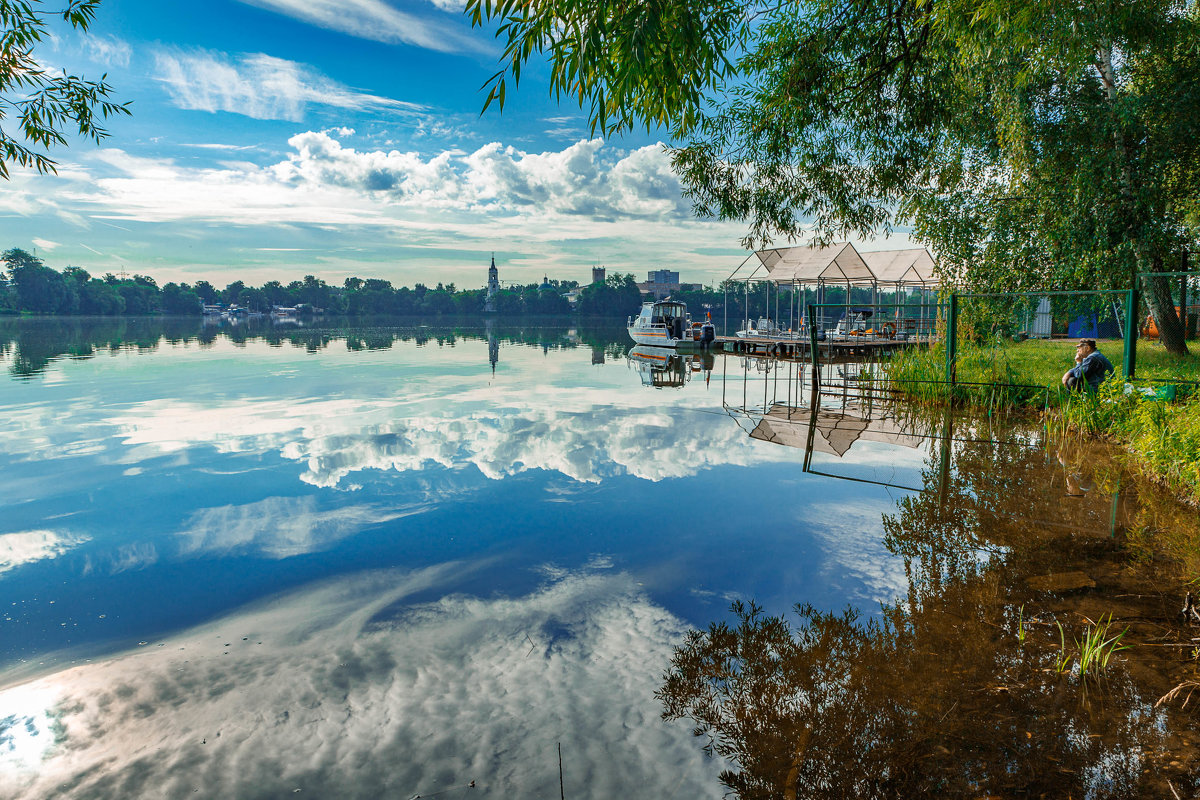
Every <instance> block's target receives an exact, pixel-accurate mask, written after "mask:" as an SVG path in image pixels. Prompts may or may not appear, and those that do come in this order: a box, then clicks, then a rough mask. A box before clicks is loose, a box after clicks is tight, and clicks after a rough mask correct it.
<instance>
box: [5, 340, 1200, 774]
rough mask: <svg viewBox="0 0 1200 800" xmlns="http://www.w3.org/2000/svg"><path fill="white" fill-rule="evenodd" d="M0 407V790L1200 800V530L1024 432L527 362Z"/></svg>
mask: <svg viewBox="0 0 1200 800" xmlns="http://www.w3.org/2000/svg"><path fill="white" fill-rule="evenodd" d="M0 369H4V370H5V371H6V373H7V374H6V376H5V377H4V378H3V379H2V381H3V382H0V412H2V413H0V441H2V442H3V453H4V459H3V460H0V503H2V505H3V507H4V508H5V514H4V515H3V517H2V518H0V590H2V591H0V598H3V599H4V603H3V605H4V607H5V613H4V616H3V619H2V620H0V631H2V632H3V635H2V636H0V670H2V671H0V687H3V688H0V795H3V796H6V797H7V796H14V797H87V798H93V797H114V798H116V797H121V798H126V797H142V796H146V797H184V796H188V797H197V796H200V797H230V796H239V797H276V796H283V795H288V796H292V795H294V794H308V795H310V796H311V795H316V796H339V797H380V796H403V797H412V796H414V795H421V796H432V795H434V794H435V793H438V796H446V797H456V796H463V797H470V796H476V795H489V794H490V795H493V796H497V797H526V796H553V795H555V794H556V793H557V792H558V790H559V787H558V783H559V762H558V748H559V746H560V745H561V749H562V773H563V790H564V793H565V795H566V796H569V797H589V796H592V797H613V796H630V797H650V796H653V797H714V798H715V797H722V796H725V795H726V793H727V792H728V791H730V790H732V791H733V792H734V793H735V794H736V795H737V796H740V797H743V798H759V797H914V796H946V797H959V796H961V797H986V796H993V797H1013V796H1030V797H1041V796H1045V797H1081V798H1082V797H1094V798H1108V797H1114V798H1115V797H1170V796H1171V795H1172V792H1174V793H1176V794H1178V796H1180V797H1190V796H1194V795H1195V794H1196V793H1197V792H1198V791H1200V779H1198V777H1197V775H1198V773H1200V755H1198V753H1197V749H1196V747H1197V744H1200V737H1198V736H1197V734H1196V731H1197V726H1196V725H1195V709H1196V707H1197V705H1198V704H1200V695H1197V696H1196V697H1195V698H1192V700H1191V701H1190V702H1187V703H1186V705H1185V700H1187V698H1188V694H1187V692H1188V681H1200V677H1198V672H1197V654H1198V652H1200V650H1198V648H1200V639H1198V638H1196V637H1200V625H1198V626H1195V627H1192V626H1188V625H1186V624H1184V623H1182V622H1181V621H1180V620H1179V619H1178V618H1177V614H1178V612H1179V611H1180V608H1181V606H1182V604H1183V598H1184V596H1185V594H1186V592H1187V590H1188V583H1187V582H1188V580H1190V579H1193V578H1196V577H1200V555H1198V554H1197V553H1198V551H1197V541H1198V539H1200V523H1198V521H1197V519H1196V513H1195V511H1194V510H1192V509H1186V508H1183V507H1181V506H1179V505H1177V504H1175V503H1173V502H1172V501H1171V499H1170V498H1166V497H1162V496H1161V495H1160V493H1158V492H1157V491H1156V490H1154V489H1153V488H1152V487H1146V486H1143V485H1140V484H1139V483H1138V482H1137V481H1135V480H1134V479H1132V478H1131V477H1130V476H1128V475H1126V474H1124V473H1123V472H1122V470H1121V469H1120V467H1119V465H1118V464H1117V462H1116V461H1115V460H1114V459H1113V458H1112V457H1111V454H1110V453H1108V452H1107V451H1106V450H1105V449H1104V448H1102V447H1098V446H1095V445H1093V444H1088V443H1083V442H1078V441H1061V442H1055V441H1052V440H1051V439H1050V438H1049V437H1048V436H1047V435H1046V432H1045V430H1044V429H1043V428H1042V427H1041V426H1040V425H1039V424H1038V423H1037V422H1036V421H1032V422H1031V421H1027V420H1012V419H1008V420H998V419H995V418H988V417H969V416H964V415H961V414H946V413H930V412H927V411H925V412H917V411H915V410H911V409H908V410H906V409H903V408H896V407H894V406H891V405H889V404H887V403H881V402H878V400H877V399H876V398H872V397H870V396H869V395H867V394H865V393H864V392H863V391H862V389H861V388H860V385H859V383H858V381H857V380H856V377H857V376H858V375H859V374H860V372H861V369H862V365H857V364H842V365H838V364H831V365H827V367H826V369H825V373H824V374H823V376H822V379H823V380H822V387H823V391H822V393H821V394H820V395H819V396H818V403H817V404H816V406H814V405H813V404H812V399H813V398H812V395H811V391H810V380H809V379H810V376H809V375H808V374H807V373H806V372H805V371H804V370H803V368H797V367H796V366H793V365H779V364H770V363H766V362H759V361H754V360H743V359H740V358H733V357H726V356H721V355H718V356H716V357H699V356H696V357H690V356H689V357H686V358H682V359H680V358H672V357H671V356H670V355H669V354H662V353H655V352H649V353H647V352H645V351H642V350H641V349H634V350H631V348H630V347H629V346H628V344H627V342H626V341H625V340H624V334H623V332H622V331H620V330H619V329H617V330H612V329H588V328H586V327H579V328H574V327H566V326H563V327H555V326H553V325H544V324H542V325H537V326H505V325H499V324H493V325H484V324H482V323H477V324H475V323H466V324H460V325H458V326H456V327H449V326H441V327H438V326H431V325H422V324H421V323H419V322H411V321H405V322H404V323H387V322H383V323H380V324H376V325H371V326H362V325H354V326H349V325H339V324H334V323H318V324H317V325H315V326H312V327H307V328H289V329H278V328H271V327H269V326H262V327H253V326H252V327H243V328H239V329H222V328H207V329H204V328H201V327H200V325H199V323H192V322H190V321H177V322H166V323H163V322H152V321H147V322H112V321H108V322H103V323H90V322H86V321H70V322H59V321H38V320H31V321H20V322H5V323H0ZM731 606H732V609H731ZM1098 626H1107V627H1106V628H1104V630H1105V631H1106V633H1105V634H1104V635H1102V636H1101V637H1100V639H1101V640H1105V639H1111V638H1113V637H1115V636H1117V635H1121V638H1120V639H1119V641H1118V642H1117V646H1119V647H1124V648H1126V649H1119V650H1115V651H1114V652H1111V653H1110V654H1108V655H1107V664H1106V667H1105V668H1104V669H1102V670H1100V669H1097V667H1096V666H1095V665H1094V662H1092V663H1089V665H1088V667H1087V668H1086V669H1085V670H1081V669H1080V665H1079V662H1080V660H1081V659H1082V658H1083V654H1082V653H1081V647H1080V645H1079V644H1078V642H1079V640H1083V639H1085V638H1086V636H1087V634H1088V633H1089V631H1093V632H1094V631H1096V630H1098V629H1099V627H1098ZM1122 632H1124V633H1122ZM1083 649H1085V650H1086V649H1087V648H1086V647H1085V648H1083ZM1107 649H1109V650H1111V649H1112V646H1111V645H1110V647H1109V648H1107ZM1104 651H1105V648H1101V649H1100V651H1099V657H1100V659H1101V660H1102V659H1103V656H1104ZM1179 686H1183V687H1184V688H1183V689H1181V690H1180V692H1179V693H1177V694H1176V695H1175V696H1174V697H1172V698H1171V699H1169V700H1165V701H1162V702H1160V700H1161V699H1162V698H1163V697H1164V696H1166V695H1168V694H1169V693H1170V692H1171V690H1172V689H1175V688H1176V687H1179ZM694 733H699V734H700V735H699V736H695V735H693V734H694ZM706 750H707V751H708V752H707V753H706ZM614 765H617V767H614ZM472 782H474V785H473V786H472V785H471V784H472Z"/></svg>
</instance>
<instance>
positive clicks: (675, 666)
mask: <svg viewBox="0 0 1200 800" xmlns="http://www.w3.org/2000/svg"><path fill="white" fill-rule="evenodd" d="M952 430H953V433H952V435H950V436H948V437H947V440H946V443H945V446H944V447H942V448H936V447H935V448H934V451H935V452H934V455H933V456H931V457H930V458H929V459H928V460H927V463H926V469H925V470H924V473H923V478H924V483H925V486H926V491H925V492H923V493H922V494H919V495H915V496H911V497H907V498H905V499H902V500H901V501H899V503H898V508H897V511H896V512H895V513H893V514H888V515H885V516H884V520H883V523H884V529H885V532H886V544H887V547H888V549H889V550H891V551H892V552H893V553H896V554H897V555H899V556H901V557H902V558H903V560H904V563H905V566H906V572H907V575H908V578H909V592H908V596H907V598H906V599H905V600H904V601H902V602H900V603H897V604H895V605H892V606H886V607H884V608H883V609H882V612H881V614H880V615H879V617H878V618H876V619H866V620H863V619H860V618H859V617H858V615H857V613H856V612H855V611H853V610H849V611H846V612H845V613H841V614H838V613H823V612H821V611H818V610H816V609H813V608H811V607H798V608H797V609H796V610H795V617H781V616H775V615H772V614H768V613H764V611H763V610H762V609H761V608H758V607H756V606H755V605H753V604H749V605H746V604H741V603H738V604H735V605H734V606H733V610H732V611H733V619H732V620H731V621H729V622H724V621H719V622H714V623H712V624H711V625H710V626H709V628H708V629H707V630H705V631H693V632H691V634H690V635H689V636H688V638H687V639H686V641H685V642H684V643H683V644H682V645H681V646H680V647H679V648H677V650H676V652H675V655H674V658H673V661H672V665H671V668H670V670H669V672H668V673H667V675H666V676H665V682H664V685H663V687H662V688H661V690H660V691H659V693H658V696H659V699H660V700H661V702H662V704H663V708H664V711H663V716H664V718H667V719H679V718H690V719H691V720H693V721H694V722H695V734H696V735H697V736H699V737H702V738H703V739H704V741H705V743H706V750H707V751H708V752H710V753H715V754H717V755H720V756H722V757H723V758H725V759H726V760H727V761H728V762H729V764H730V766H729V768H728V769H726V770H725V771H724V772H723V773H722V774H721V780H722V782H723V783H724V784H725V785H726V786H727V787H729V788H730V789H731V790H732V791H733V792H735V793H736V795H737V796H738V797H740V798H743V800H758V799H759V798H829V797H863V798H890V797H917V796H937V797H988V796H992V797H1011V796H1023V797H1024V796H1028V797H1043V796H1044V797H1062V798H1065V797H1077V798H1080V797H1088V798H1124V797H1164V796H1165V797H1170V796H1171V792H1172V790H1173V791H1175V792H1178V793H1179V794H1178V796H1180V797H1191V796H1194V794H1195V793H1196V792H1197V790H1198V788H1200V781H1198V780H1197V777H1196V775H1195V769H1193V768H1191V767H1190V766H1189V763H1188V759H1189V758H1193V757H1194V753H1193V752H1191V751H1190V748H1189V747H1188V745H1190V744H1194V742H1195V739H1194V738H1191V737H1192V734H1191V728H1192V727H1193V726H1192V724H1191V722H1192V716H1191V713H1192V711H1191V709H1181V708H1179V707H1178V703H1176V704H1175V705H1174V706H1170V705H1162V706H1158V707H1156V706H1155V701H1156V700H1157V699H1158V698H1159V697H1161V696H1162V694H1163V693H1164V692H1165V690H1167V689H1169V688H1170V686H1172V685H1174V682H1175V680H1174V675H1173V674H1172V672H1171V670H1174V669H1178V665H1179V660H1180V659H1179V654H1180V653H1184V652H1185V650H1184V649H1181V645H1180V644H1179V643H1180V642H1183V643H1184V644H1183V645H1182V647H1186V638H1185V637H1186V636H1187V635H1188V634H1187V633H1186V631H1181V630H1179V629H1178V628H1177V626H1173V624H1172V623H1171V622H1170V621H1169V614H1170V612H1168V611H1167V610H1166V609H1167V608H1170V606H1169V603H1170V602H1171V599H1170V598H1169V597H1165V596H1164V595H1163V593H1161V592H1155V591H1154V590H1153V588H1152V587H1153V586H1154V585H1155V581H1156V579H1161V576H1160V575H1156V574H1154V571H1155V570H1159V569H1161V565H1159V566H1154V565H1147V564H1145V563H1143V564H1142V565H1141V566H1137V567H1135V566H1134V565H1133V564H1132V563H1131V561H1130V559H1129V557H1128V552H1127V551H1126V549H1125V548H1124V538H1123V536H1120V535H1118V536H1115V537H1114V536H1113V535H1112V534H1113V532H1114V530H1113V525H1115V524H1116V523H1119V522H1121V520H1123V519H1125V518H1126V517H1127V516H1129V512H1127V511H1126V510H1125V509H1124V506H1127V505H1129V504H1130V503H1132V502H1133V501H1132V500H1131V499H1129V498H1122V499H1117V500H1115V499H1114V493H1113V492H1111V491H1110V492H1106V491H1104V489H1103V486H1104V485H1106V484H1108V483H1114V482H1113V481H1112V480H1111V479H1110V480H1108V481H1105V480H1097V482H1096V484H1097V488H1094V489H1093V491H1091V492H1086V493H1083V494H1084V496H1078V493H1077V492H1073V491H1072V489H1073V488H1074V487H1076V486H1078V485H1079V483H1080V480H1079V477H1080V476H1079V472H1080V471H1081V470H1082V469H1083V468H1082V467H1080V466H1079V465H1080V464H1082V463H1084V462H1085V461H1088V460H1090V461H1091V463H1092V465H1093V466H1094V465H1095V464H1096V463H1097V462H1096V460H1095V458H1094V454H1092V453H1087V452H1084V451H1079V452H1076V453H1073V454H1071V455H1069V456H1066V457H1062V458H1057V457H1056V454H1055V453H1054V452H1053V451H1047V450H1046V449H1045V448H1042V447H1034V446H1030V442H1031V434H1030V432H1029V431H1021V430H1019V429H1010V430H1008V431H1005V435H1003V436H994V435H993V436H987V435H982V436H981V435H980V431H979V430H978V426H977V425H976V424H975V423H972V422H960V423H957V424H955V425H954V426H953V429H952ZM946 432H947V433H948V434H949V433H951V429H950V428H947V429H946ZM1034 438H1036V437H1034ZM939 450H940V452H939ZM950 452H952V453H953V467H954V468H953V469H952V470H951V469H943V467H947V466H949V464H948V462H947V461H946V457H947V455H948V453H950ZM1064 465H1065V466H1064ZM1101 477H1103V476H1101ZM1083 483H1085V484H1086V479H1084V481H1083ZM1114 485H1115V484H1114ZM1138 507H1139V509H1140V508H1141V506H1140V504H1139V506H1138ZM1118 512H1120V513H1118ZM1138 513H1141V512H1140V511H1139V512H1138ZM1194 524H1195V523H1194V520H1193V525H1194ZM1081 576H1082V577H1081ZM1175 586H1178V584H1175ZM1171 588H1174V587H1171ZM1104 612H1107V613H1114V614H1115V617H1116V619H1117V620H1118V625H1119V627H1118V630H1119V629H1120V627H1125V626H1126V625H1129V626H1130V627H1131V632H1130V639H1131V640H1133V641H1135V642H1137V643H1138V644H1139V645H1140V646H1139V647H1136V648H1135V649H1134V650H1131V651H1128V652H1127V653H1121V654H1120V656H1119V657H1118V658H1115V659H1114V660H1113V661H1114V663H1113V665H1110V668H1109V670H1108V672H1107V675H1106V676H1104V677H1103V678H1099V679H1097V678H1094V677H1087V678H1081V677H1080V676H1078V675H1077V674H1065V675H1060V674H1058V673H1057V672H1056V671H1055V669H1054V665H1055V659H1056V656H1057V655H1058V654H1059V652H1060V647H1059V634H1058V628H1057V626H1056V625H1055V622H1061V624H1062V625H1063V626H1064V628H1065V629H1066V631H1067V645H1068V648H1070V647H1071V646H1072V635H1078V634H1079V632H1080V630H1081V629H1082V627H1083V625H1084V620H1086V619H1092V620H1096V619H1098V618H1099V617H1100V614H1101V613H1104ZM1172 642H1174V643H1175V644H1172ZM1164 645H1166V649H1163V646H1164ZM1171 648H1174V649H1171ZM1192 669H1194V666H1193V667H1192ZM1191 763H1192V765H1194V763H1195V762H1191ZM1168 782H1170V785H1168Z"/></svg>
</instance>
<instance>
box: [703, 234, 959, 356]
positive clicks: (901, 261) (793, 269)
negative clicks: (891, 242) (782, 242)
mask: <svg viewBox="0 0 1200 800" xmlns="http://www.w3.org/2000/svg"><path fill="white" fill-rule="evenodd" d="M755 260H756V261H757V262H758V263H757V264H755V265H754V266H753V268H752V269H751V271H750V272H749V274H747V275H745V277H742V278H740V279H739V278H737V275H738V273H739V272H741V270H742V268H743V267H745V266H746V265H747V263H748V262H752V261H755ZM729 277H730V279H734V280H740V281H742V282H744V285H745V296H746V310H745V313H744V316H745V317H746V318H747V319H744V320H743V322H744V323H745V324H749V319H748V317H749V316H750V313H749V312H750V292H751V289H750V287H751V285H752V284H766V285H767V286H768V287H769V286H770V285H771V284H774V286H775V288H776V295H775V304H774V312H773V316H774V319H775V322H776V325H777V327H779V328H783V327H785V325H786V327H787V328H788V330H796V329H797V328H798V327H802V326H804V325H805V322H804V319H805V309H806V308H807V306H808V305H809V304H810V303H814V304H816V306H817V319H816V320H815V322H816V323H817V325H818V327H819V328H820V329H821V330H825V329H826V328H827V327H828V325H829V324H830V323H832V322H836V321H837V320H839V319H849V318H850V316H851V314H852V308H853V306H855V305H860V304H869V305H872V306H878V305H879V304H880V292H881V291H882V292H890V293H892V294H893V299H894V303H892V304H891V306H892V307H895V308H896V309H897V310H896V311H895V313H890V312H889V313H888V316H889V317H894V318H895V320H896V322H895V323H894V328H900V327H901V322H900V320H901V318H902V317H906V315H905V314H904V313H902V312H903V309H902V308H901V307H902V306H904V305H905V304H906V303H907V302H908V301H906V300H903V299H902V297H901V295H902V293H904V292H905V291H906V290H909V289H916V290H918V291H919V292H920V295H921V298H920V300H921V302H920V305H919V308H920V312H919V317H918V318H917V319H915V320H914V319H907V318H906V326H905V327H906V329H907V332H908V333H910V334H911V333H916V334H917V335H921V334H922V333H928V329H930V328H931V325H932V323H931V321H930V320H929V319H927V317H928V314H927V311H926V305H927V301H931V298H930V297H929V292H930V291H931V290H933V289H936V288H937V287H938V286H939V280H938V276H937V271H936V262H935V261H934V259H933V256H931V255H930V253H929V251H928V250H926V249H925V248H923V247H915V248H907V249H903V250H881V251H876V252H873V253H859V252H858V250H857V249H856V248H855V247H854V245H853V244H851V243H850V242H839V243H836V244H831V245H796V246H792V247H774V248H767V249H763V250H757V251H755V252H754V253H752V254H751V255H750V256H748V257H747V259H746V261H744V262H742V264H741V266H739V267H738V268H737V269H736V270H734V272H733V274H732V275H730V276H729ZM829 286H832V287H838V288H844V289H845V292H844V295H843V297H844V298H845V304H844V305H845V307H844V309H842V310H841V311H839V310H838V309H837V308H833V307H830V306H829V305H828V302H827V300H828V294H827V292H826V287H829ZM784 287H788V289H790V292H787V291H785V290H784ZM765 291H766V292H767V298H766V300H767V308H768V316H772V313H771V311H770V309H771V298H770V289H769V288H768V289H766V290H765ZM856 296H857V298H856ZM781 298H782V299H784V300H785V301H786V303H787V308H786V309H785V310H781V309H780V308H779V305H780V299H781ZM929 304H930V305H931V306H936V303H935V302H930V303H929ZM838 305H839V306H841V305H842V301H838ZM725 307H726V331H727V332H728V330H729V327H728V310H729V303H728V299H727V301H726V304H725ZM881 310H882V309H877V312H878V311H881ZM735 313H736V312H735Z"/></svg>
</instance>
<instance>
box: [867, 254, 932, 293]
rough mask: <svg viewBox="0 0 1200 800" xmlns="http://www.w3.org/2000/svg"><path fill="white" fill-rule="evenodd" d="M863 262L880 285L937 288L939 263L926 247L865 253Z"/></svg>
mask: <svg viewBox="0 0 1200 800" xmlns="http://www.w3.org/2000/svg"><path fill="white" fill-rule="evenodd" d="M862 260H863V261H864V262H865V263H866V265H867V266H868V267H869V268H870V270H871V272H872V273H874V275H875V279H876V281H878V282H879V283H880V284H888V283H890V284H892V285H894V286H920V287H922V288H926V289H933V288H937V286H938V283H939V281H938V277H937V263H936V262H935V261H934V260H933V256H931V255H930V254H929V251H928V250H926V249H925V248H924V247H910V248H908V249H905V250H876V251H874V252H871V253H863V254H862Z"/></svg>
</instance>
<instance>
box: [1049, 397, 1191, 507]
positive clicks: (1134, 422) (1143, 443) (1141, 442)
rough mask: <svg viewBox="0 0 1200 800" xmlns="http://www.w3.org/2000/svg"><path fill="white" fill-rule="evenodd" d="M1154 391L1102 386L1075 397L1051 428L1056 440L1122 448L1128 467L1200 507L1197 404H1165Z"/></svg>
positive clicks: (1186, 402)
mask: <svg viewBox="0 0 1200 800" xmlns="http://www.w3.org/2000/svg"><path fill="white" fill-rule="evenodd" d="M1153 391H1154V387H1153V386H1150V385H1144V384H1133V385H1128V384H1125V383H1124V382H1122V381H1106V382H1105V383H1104V384H1102V385H1101V386H1100V390H1099V391H1097V392H1095V393H1089V394H1078V393H1077V394H1074V395H1073V396H1071V397H1070V398H1069V399H1068V401H1067V402H1066V403H1065V404H1064V405H1063V406H1061V407H1060V408H1059V410H1058V413H1057V415H1056V418H1055V419H1054V420H1053V422H1052V425H1053V427H1054V428H1056V429H1057V431H1058V433H1059V435H1060V436H1063V435H1070V434H1071V433H1079V434H1084V435H1089V436H1102V437H1104V438H1107V439H1110V440H1113V441H1115V442H1118V443H1120V444H1123V445H1125V446H1126V447H1127V448H1128V451H1129V453H1130V460H1131V461H1132V462H1133V463H1132V466H1134V467H1136V468H1137V469H1139V470H1141V471H1142V472H1144V473H1146V474H1147V475H1149V476H1150V477H1152V478H1153V479H1154V480H1155V481H1156V482H1158V483H1160V484H1162V485H1163V486H1165V487H1166V488H1167V489H1169V490H1170V491H1172V492H1173V493H1175V494H1176V495H1177V496H1179V497H1180V498H1181V499H1183V500H1187V501H1190V502H1192V503H1196V504H1200V399H1196V398H1192V399H1190V400H1187V401H1183V402H1175V403H1172V402H1168V401H1166V400H1161V399H1157V398H1156V397H1154V396H1153V394H1152V393H1153Z"/></svg>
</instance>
